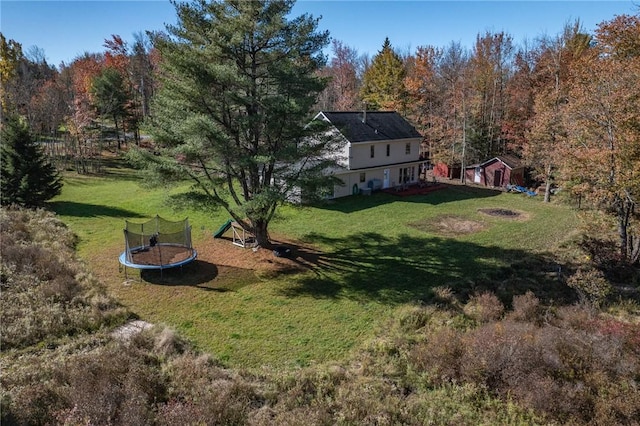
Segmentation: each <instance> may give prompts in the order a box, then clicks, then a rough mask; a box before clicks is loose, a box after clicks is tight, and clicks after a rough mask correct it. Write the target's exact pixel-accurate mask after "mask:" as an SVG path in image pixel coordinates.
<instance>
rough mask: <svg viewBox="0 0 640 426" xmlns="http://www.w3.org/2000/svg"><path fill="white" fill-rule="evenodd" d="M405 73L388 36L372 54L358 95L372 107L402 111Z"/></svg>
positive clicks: (404, 93) (404, 99) (404, 102)
mask: <svg viewBox="0 0 640 426" xmlns="http://www.w3.org/2000/svg"><path fill="white" fill-rule="evenodd" d="M405 75H406V72H405V68H404V63H403V62H402V59H401V58H400V56H399V55H398V54H397V53H396V52H395V51H394V50H393V48H392V47H391V42H390V41H389V38H386V39H385V40H384V44H383V45H382V50H380V52H378V54H377V55H376V56H374V58H373V61H372V62H371V66H370V67H369V68H368V69H367V70H366V71H365V73H364V77H363V82H362V89H361V90H360V96H361V97H362V99H363V100H364V101H365V102H366V103H367V106H371V107H372V108H373V109H390V110H400V111H404V107H405V104H406V90H405V87H404V78H405Z"/></svg>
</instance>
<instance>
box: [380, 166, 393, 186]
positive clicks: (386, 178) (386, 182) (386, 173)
mask: <svg viewBox="0 0 640 426" xmlns="http://www.w3.org/2000/svg"><path fill="white" fill-rule="evenodd" d="M390 175H391V173H390V171H389V169H384V180H383V182H382V187H383V188H388V187H389V186H390V185H389V177H390Z"/></svg>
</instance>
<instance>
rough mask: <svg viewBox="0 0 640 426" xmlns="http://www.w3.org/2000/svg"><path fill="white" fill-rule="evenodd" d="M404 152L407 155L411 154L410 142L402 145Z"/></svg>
mask: <svg viewBox="0 0 640 426" xmlns="http://www.w3.org/2000/svg"><path fill="white" fill-rule="evenodd" d="M404 153H405V154H407V155H409V154H411V144H410V143H408V144H406V145H405V146H404Z"/></svg>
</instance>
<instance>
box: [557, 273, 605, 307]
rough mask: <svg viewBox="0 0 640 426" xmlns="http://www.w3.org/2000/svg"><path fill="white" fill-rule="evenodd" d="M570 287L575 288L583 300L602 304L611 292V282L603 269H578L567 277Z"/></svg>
mask: <svg viewBox="0 0 640 426" xmlns="http://www.w3.org/2000/svg"><path fill="white" fill-rule="evenodd" d="M567 284H568V285H569V287H571V288H573V289H575V290H576V291H577V292H578V294H579V295H580V298H581V299H582V300H583V301H587V302H589V303H591V304H592V305H593V306H596V307H598V306H600V305H601V304H602V303H603V302H604V301H605V299H606V298H607V296H608V295H609V294H610V293H611V290H612V288H611V284H610V283H609V281H607V279H606V278H605V276H604V274H603V273H602V271H600V270H597V269H593V268H582V269H578V271H576V272H575V273H574V274H573V275H571V276H570V277H569V278H568V279H567Z"/></svg>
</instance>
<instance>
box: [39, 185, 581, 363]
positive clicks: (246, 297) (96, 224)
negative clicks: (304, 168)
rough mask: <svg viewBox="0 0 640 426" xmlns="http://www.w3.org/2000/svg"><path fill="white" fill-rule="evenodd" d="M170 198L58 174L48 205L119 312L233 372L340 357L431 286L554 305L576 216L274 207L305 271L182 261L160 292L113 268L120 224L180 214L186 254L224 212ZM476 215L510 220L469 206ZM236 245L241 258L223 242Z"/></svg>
mask: <svg viewBox="0 0 640 426" xmlns="http://www.w3.org/2000/svg"><path fill="white" fill-rule="evenodd" d="M172 193H176V190H173V191H168V190H147V189H143V188H142V187H140V186H139V182H138V181H137V180H136V179H135V178H134V177H132V176H131V175H130V174H127V173H124V174H119V175H116V174H113V175H108V176H107V177H100V178H97V177H85V176H78V175H73V174H68V175H65V185H64V188H63V192H62V194H61V195H60V196H58V197H57V198H55V199H54V200H53V202H52V207H53V209H54V210H55V211H56V212H57V213H58V215H59V216H60V217H61V219H62V220H63V221H65V223H67V224H68V225H69V226H70V227H71V228H72V229H73V230H74V231H75V232H76V233H77V234H78V236H79V237H80V242H79V245H78V250H79V254H80V256H81V257H82V258H83V259H85V260H86V261H87V262H88V263H89V265H90V266H91V268H92V270H93V271H95V273H96V274H97V275H98V276H99V277H100V279H101V280H103V281H104V282H105V283H106V284H107V285H108V286H109V288H110V289H111V291H112V292H113V293H114V294H115V295H116V296H117V297H118V298H119V299H120V300H121V301H122V303H123V304H125V305H126V306H127V307H129V309H130V310H131V311H132V312H134V313H135V314H136V315H138V316H139V317H141V318H142V319H145V320H148V321H150V322H154V323H165V324H169V325H170V326H172V327H175V328H176V329H177V330H179V331H180V332H181V333H182V334H184V335H185V336H186V337H188V338H189V339H191V340H192V341H193V342H194V343H195V344H196V346H197V347H198V348H200V349H202V350H205V351H207V352H210V353H212V354H213V355H214V356H216V357H217V358H219V359H221V360H223V361H225V362H226V363H227V364H228V365H230V366H233V367H245V368H261V367H272V368H288V367H294V366H297V365H307V364H310V363H314V362H329V361H339V360H342V359H343V358H344V357H346V356H348V354H349V353H350V352H351V351H352V350H354V349H356V348H358V347H359V346H360V345H361V344H362V343H364V342H365V341H367V340H369V339H371V338H373V337H374V336H375V335H376V333H377V332H378V331H379V330H380V328H381V327H384V326H385V325H386V323H387V320H388V319H389V318H391V317H393V316H394V315H397V314H398V312H400V310H402V309H403V307H404V306H406V305H407V304H413V303H425V304H430V303H436V302H437V300H436V298H435V296H434V292H433V289H434V288H436V287H449V288H451V290H452V291H453V292H454V293H455V294H456V295H458V296H459V297H461V298H462V299H464V297H466V296H467V295H469V294H471V293H473V292H477V291H482V290H485V289H491V290H493V291H495V292H496V293H497V294H498V295H499V296H500V297H502V298H503V299H504V300H505V301H506V302H509V301H510V297H511V296H512V295H513V294H521V293H524V292H525V291H526V290H532V291H534V292H535V293H536V294H537V295H538V296H539V297H542V298H549V299H554V300H559V299H561V298H562V297H564V296H565V291H564V290H565V289H564V288H560V287H559V286H557V288H556V286H554V281H553V279H550V278H548V277H549V273H550V272H551V271H553V270H555V269H556V268H557V265H556V262H559V260H558V258H557V255H556V254H555V252H556V249H557V248H558V247H559V245H560V244H561V243H562V242H563V241H565V240H566V239H567V238H570V237H571V235H572V233H573V229H574V228H575V226H576V216H575V214H574V213H573V212H572V211H571V210H570V209H568V208H565V207H562V206H557V205H545V204H543V203H542V202H541V200H540V199H539V198H537V197H536V198H529V197H526V196H523V195H521V194H504V193H498V192H495V191H489V190H483V189H473V188H468V187H459V186H452V187H451V188H449V189H446V190H442V191H438V192H433V193H430V194H427V195H423V196H414V197H407V198H399V197H395V196H393V195H387V194H375V195H373V196H370V197H364V196H363V197H348V198H346V199H341V200H336V201H334V202H331V203H328V204H326V205H322V206H314V207H293V206H287V207H284V208H282V209H281V210H280V212H279V215H278V217H277V218H276V220H275V221H274V222H273V223H272V226H271V228H270V230H271V233H272V235H274V236H282V237H286V238H288V239H292V240H295V241H299V242H300V244H301V247H300V249H299V250H298V251H297V253H298V254H300V255H305V256H306V255H307V254H310V253H307V252H311V249H312V248H313V249H316V250H318V251H319V253H314V267H313V268H312V270H310V271H309V272H305V273H299V274H288V275H287V274H285V275H280V276H277V277H269V276H263V275H260V274H256V273H254V271H251V270H243V269H239V268H230V267H217V266H216V265H210V266H209V267H210V268H211V269H212V270H213V269H215V273H211V274H209V275H207V274H204V275H202V276H204V277H208V278H204V279H195V278H194V277H195V276H198V277H200V276H201V275H198V274H202V271H196V270H194V268H197V267H199V266H198V265H197V264H193V265H189V266H188V267H186V268H185V269H184V271H182V272H179V271H170V272H167V274H173V281H171V282H172V285H166V284H162V283H160V282H159V281H157V280H154V279H148V280H142V281H133V282H131V281H126V282H125V279H124V274H123V272H122V271H120V270H119V268H118V262H117V256H118V254H119V253H120V252H121V251H122V248H123V244H124V243H123V236H122V228H123V225H124V219H142V218H149V217H152V216H154V215H156V214H159V215H161V216H163V217H166V218H182V217H184V216H188V217H189V219H190V222H191V224H192V226H193V240H194V245H195V246H196V248H197V246H198V244H199V243H200V244H202V243H203V242H204V241H205V239H209V238H211V234H212V232H213V231H215V230H216V229H217V228H218V227H219V226H220V224H221V223H223V222H224V221H225V220H226V219H227V217H228V215H227V214H226V213H225V212H223V211H217V212H212V213H202V212H194V211H180V212H176V211H174V210H172V209H171V208H169V207H167V196H168V195H170V194H172ZM486 208H500V209H511V210H514V211H517V212H519V213H521V216H520V217H519V218H517V219H506V218H502V217H493V216H487V215H485V214H483V213H480V212H479V211H478V210H479V209H486ZM442 218H446V219H447V220H448V221H456V220H457V221H460V222H464V223H472V224H475V225H477V227H478V230H476V231H475V232H473V233H469V234H460V235H453V236H452V235H447V234H443V233H441V232H439V231H438V228H437V227H435V226H434V224H437V223H440V222H441V221H442ZM235 249H237V250H243V249H241V248H237V247H235V246H231V244H230V250H235ZM180 274H182V275H180ZM180 280H182V282H177V281H180ZM207 280H208V281H207Z"/></svg>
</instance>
